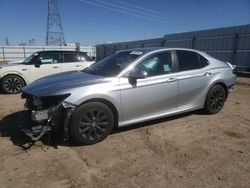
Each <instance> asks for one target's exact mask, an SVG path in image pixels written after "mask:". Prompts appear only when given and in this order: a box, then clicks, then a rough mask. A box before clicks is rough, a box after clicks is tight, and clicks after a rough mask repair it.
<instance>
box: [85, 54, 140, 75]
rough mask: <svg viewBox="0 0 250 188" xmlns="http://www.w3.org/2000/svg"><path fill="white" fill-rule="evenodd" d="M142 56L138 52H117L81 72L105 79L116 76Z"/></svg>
mask: <svg viewBox="0 0 250 188" xmlns="http://www.w3.org/2000/svg"><path fill="white" fill-rule="evenodd" d="M142 54H143V52H139V51H126V52H118V53H116V54H113V55H111V56H108V57H106V58H104V59H102V60H100V61H98V62H96V63H94V64H92V65H91V66H89V67H88V68H86V69H84V70H83V72H86V73H89V74H95V75H100V76H107V77H113V76H117V75H118V74H119V73H120V72H121V71H122V70H124V69H125V68H126V67H128V66H129V65H130V64H131V63H132V62H134V61H135V60H136V59H137V58H138V57H140V56H141V55H142Z"/></svg>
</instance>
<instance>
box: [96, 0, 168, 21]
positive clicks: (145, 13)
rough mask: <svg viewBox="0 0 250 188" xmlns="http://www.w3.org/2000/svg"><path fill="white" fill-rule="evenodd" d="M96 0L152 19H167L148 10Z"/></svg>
mask: <svg viewBox="0 0 250 188" xmlns="http://www.w3.org/2000/svg"><path fill="white" fill-rule="evenodd" d="M96 1H97V2H99V3H104V4H107V5H109V6H113V7H117V8H120V9H123V10H127V11H131V12H134V13H136V14H140V15H144V16H148V17H152V18H154V19H161V20H163V21H167V19H166V18H165V17H162V16H158V15H155V14H153V13H148V12H145V11H141V10H136V9H134V8H133V9H131V8H128V7H124V6H120V5H115V4H111V3H108V2H105V1H102V0H96Z"/></svg>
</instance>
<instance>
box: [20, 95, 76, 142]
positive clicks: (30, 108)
mask: <svg viewBox="0 0 250 188" xmlns="http://www.w3.org/2000/svg"><path fill="white" fill-rule="evenodd" d="M69 95H70V94H65V95H57V96H46V97H37V96H34V95H30V94H27V93H23V94H22V98H25V99H26V103H25V117H23V118H22V119H23V120H24V121H23V123H22V124H21V125H20V128H21V130H22V131H23V132H24V133H25V134H26V135H27V136H29V137H30V138H31V140H33V141H37V140H39V139H40V138H41V137H42V136H43V135H44V134H45V133H48V132H51V131H57V132H58V131H60V132H63V137H64V139H68V126H69V121H70V117H71V115H72V113H73V111H74V109H75V105H73V104H70V103H67V102H65V101H64V100H65V99H66V98H67V97H68V96H69Z"/></svg>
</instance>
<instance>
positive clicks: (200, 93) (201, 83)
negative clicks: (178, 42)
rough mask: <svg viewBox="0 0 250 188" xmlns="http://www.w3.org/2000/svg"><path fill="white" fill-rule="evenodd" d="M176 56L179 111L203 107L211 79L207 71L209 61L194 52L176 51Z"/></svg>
mask: <svg viewBox="0 0 250 188" xmlns="http://www.w3.org/2000/svg"><path fill="white" fill-rule="evenodd" d="M175 55H176V60H177V62H178V63H177V65H178V74H177V76H176V78H177V79H178V80H179V91H178V93H179V94H178V109H179V110H180V109H181V110H185V109H191V108H198V107H202V106H203V103H204V99H205V97H206V88H207V85H208V83H209V79H210V77H211V74H209V73H207V71H206V66H207V65H208V64H209V62H208V60H206V59H205V58H204V57H203V56H201V55H200V54H198V53H197V52H193V51H186V50H176V51H175Z"/></svg>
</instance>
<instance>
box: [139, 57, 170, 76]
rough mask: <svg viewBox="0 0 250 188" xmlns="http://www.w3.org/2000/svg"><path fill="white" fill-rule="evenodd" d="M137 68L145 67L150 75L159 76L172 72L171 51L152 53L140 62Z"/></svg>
mask: <svg viewBox="0 0 250 188" xmlns="http://www.w3.org/2000/svg"><path fill="white" fill-rule="evenodd" d="M136 68H138V69H143V70H145V71H146V72H147V73H148V76H158V75H163V74H169V73H171V72H172V57H171V52H160V53H157V54H153V55H151V56H150V57H149V58H147V59H146V60H144V61H143V62H141V63H139V64H138V65H137V66H136Z"/></svg>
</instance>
